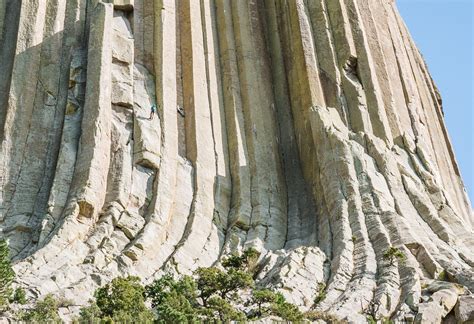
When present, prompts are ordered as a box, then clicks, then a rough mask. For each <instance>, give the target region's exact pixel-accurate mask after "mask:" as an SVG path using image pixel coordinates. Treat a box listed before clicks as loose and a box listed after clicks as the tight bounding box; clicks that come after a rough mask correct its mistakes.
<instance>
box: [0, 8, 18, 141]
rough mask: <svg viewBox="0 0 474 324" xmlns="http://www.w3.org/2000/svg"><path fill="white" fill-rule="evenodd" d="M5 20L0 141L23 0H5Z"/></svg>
mask: <svg viewBox="0 0 474 324" xmlns="http://www.w3.org/2000/svg"><path fill="white" fill-rule="evenodd" d="M5 1H7V4H6V7H5V20H4V29H3V34H2V35H1V38H0V40H1V43H0V71H1V72H0V129H1V131H0V142H2V141H3V139H4V135H5V132H4V128H5V119H6V115H7V105H8V93H9V91H10V83H11V77H12V71H13V63H14V62H15V52H16V42H17V38H18V26H19V23H20V12H21V3H22V0H5Z"/></svg>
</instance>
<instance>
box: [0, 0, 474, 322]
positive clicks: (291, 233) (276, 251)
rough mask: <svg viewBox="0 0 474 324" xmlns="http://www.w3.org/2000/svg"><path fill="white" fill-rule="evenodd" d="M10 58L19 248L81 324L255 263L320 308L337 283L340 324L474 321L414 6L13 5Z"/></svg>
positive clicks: (3, 89) (270, 280)
mask: <svg viewBox="0 0 474 324" xmlns="http://www.w3.org/2000/svg"><path fill="white" fill-rule="evenodd" d="M107 2H108V3H107ZM0 42H1V43H0V45H1V46H0V127H1V128H0V139H1V150H0V189H1V191H0V230H1V236H2V237H4V238H6V239H8V241H9V243H10V247H11V251H12V255H13V257H14V261H15V270H16V272H17V275H18V280H17V281H18V284H20V285H22V286H24V287H26V288H28V294H29V295H30V296H42V295H45V294H47V293H53V294H56V295H58V296H63V297H65V298H67V299H70V300H72V301H73V302H74V303H75V304H76V306H71V307H70V309H65V310H62V312H63V314H64V316H66V317H67V316H68V312H74V311H76V310H77V308H78V306H80V305H84V304H86V303H87V300H88V299H89V298H90V297H91V294H92V292H93V291H94V289H95V288H97V287H98V286H99V285H102V284H104V283H105V282H107V281H109V280H111V279H112V278H113V277H116V276H119V275H127V274H133V275H138V276H140V277H141V278H143V280H144V282H149V281H151V280H153V279H154V278H156V277H158V276H160V275H161V274H162V273H164V272H165V271H171V272H174V273H180V274H183V273H191V272H192V271H193V270H194V269H196V268H197V267H200V266H211V265H214V264H218V263H219V260H220V258H221V257H222V256H223V255H226V254H227V253H230V252H233V251H241V250H242V249H244V248H246V247H250V246H252V247H255V248H257V249H258V250H259V251H261V253H262V254H261V257H260V260H259V265H258V267H257V269H258V274H257V279H258V282H260V284H262V285H266V286H268V287H274V288H276V289H279V290H280V291H282V292H283V293H284V294H285V296H286V297H287V298H288V299H289V300H290V301H292V302H294V303H297V304H299V305H300V306H302V307H303V308H304V309H309V308H310V307H312V306H313V300H314V297H315V296H316V295H317V293H318V289H319V288H318V287H320V283H324V284H325V285H326V295H327V297H326V298H325V299H324V300H323V301H322V302H320V303H318V305H316V310H320V311H327V312H329V313H331V314H334V315H336V316H338V317H339V318H341V319H342V318H346V319H348V320H350V321H354V322H359V321H363V320H364V319H365V315H364V314H362V313H364V311H366V310H367V309H368V307H371V306H373V305H377V313H378V315H380V316H384V317H391V318H392V319H394V320H399V321H403V320H416V321H426V322H439V321H441V320H442V318H444V317H446V316H447V315H448V313H450V312H451V311H452V310H453V309H455V310H456V311H455V314H456V316H458V320H466V319H472V316H473V311H472V305H473V303H472V295H470V294H471V292H472V291H474V272H473V268H472V267H473V265H474V255H473V250H474V243H473V241H474V234H473V227H472V226H473V224H474V219H473V214H472V211H471V207H470V203H469V200H468V198H467V195H466V193H465V191H464V187H463V184H462V180H461V178H460V175H459V170H458V167H457V164H456V161H455V158H454V154H453V150H452V146H451V144H450V142H449V138H448V134H447V132H446V128H445V125H444V121H443V111H442V106H441V98H440V96H439V93H438V91H437V89H436V86H435V85H434V84H433V81H432V79H431V77H430V75H429V72H428V70H427V67H426V65H425V63H424V61H423V59H422V57H421V55H420V53H419V51H418V50H417V48H416V46H415V44H414V42H413V40H412V39H411V37H410V35H409V33H408V31H407V29H406V26H405V25H404V23H403V21H402V20H401V18H400V16H399V14H398V12H397V9H396V5H395V3H394V1H392V0H311V1H303V0H291V1H290V0H260V1H257V0H247V1H243V0H242V1H240V0H239V1H233V0H200V1H199V0H176V1H174V0H154V1H153V0H114V1H110V0H109V1H98V0H68V1H65V0H28V1H27V0H23V1H20V0H2V1H0ZM155 103H156V106H157V113H156V114H155V116H154V118H153V119H151V120H150V119H149V117H150V107H151V106H152V105H153V104H155ZM390 246H395V247H397V248H399V249H400V250H402V251H403V252H404V254H405V255H406V256H407V260H406V262H404V263H402V262H396V261H395V262H394V263H393V264H392V263H390V262H388V261H387V260H384V259H383V254H384V252H385V251H386V250H387V249H388V248H389V247H390ZM459 296H461V297H459ZM458 300H459V302H458ZM453 312H454V311H453Z"/></svg>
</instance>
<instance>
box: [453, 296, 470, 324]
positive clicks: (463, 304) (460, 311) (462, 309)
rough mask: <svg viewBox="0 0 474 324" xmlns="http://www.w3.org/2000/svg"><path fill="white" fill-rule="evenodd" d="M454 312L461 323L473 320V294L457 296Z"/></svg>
mask: <svg viewBox="0 0 474 324" xmlns="http://www.w3.org/2000/svg"><path fill="white" fill-rule="evenodd" d="M454 313H455V314H456V319H457V320H458V321H459V322H461V323H468V322H470V321H474V295H468V296H459V300H458V303H457V304H456V308H455V309H454Z"/></svg>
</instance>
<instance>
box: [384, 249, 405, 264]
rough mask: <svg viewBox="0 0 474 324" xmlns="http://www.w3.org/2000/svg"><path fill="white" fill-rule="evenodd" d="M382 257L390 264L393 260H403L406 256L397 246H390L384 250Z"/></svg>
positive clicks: (393, 262)
mask: <svg viewBox="0 0 474 324" xmlns="http://www.w3.org/2000/svg"><path fill="white" fill-rule="evenodd" d="M383 259H384V260H386V261H388V262H389V264H390V265H394V264H395V260H398V261H399V262H404V261H405V260H406V256H405V254H404V253H403V252H402V251H401V250H400V249H399V248H396V247H393V246H391V247H389V248H388V249H387V250H386V251H385V252H384V254H383Z"/></svg>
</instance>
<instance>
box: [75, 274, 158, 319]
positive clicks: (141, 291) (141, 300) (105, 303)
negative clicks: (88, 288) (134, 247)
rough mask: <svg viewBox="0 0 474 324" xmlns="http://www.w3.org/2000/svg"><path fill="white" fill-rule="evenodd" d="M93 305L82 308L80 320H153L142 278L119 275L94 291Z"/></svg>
mask: <svg viewBox="0 0 474 324" xmlns="http://www.w3.org/2000/svg"><path fill="white" fill-rule="evenodd" d="M94 298H95V300H94V301H92V303H91V305H90V306H88V307H84V308H82V309H81V312H80V318H79V322H81V323H82V322H87V321H91V320H93V319H95V318H97V317H98V318H100V319H101V320H103V321H106V322H107V321H108V322H110V321H112V322H119V323H122V322H125V323H126V322H130V321H133V322H137V321H139V322H143V323H147V322H152V321H153V319H154V316H153V313H152V312H151V311H150V310H149V309H148V308H147V307H146V305H145V288H144V287H143V286H142V285H141V284H140V278H138V277H133V276H129V277H126V278H122V277H118V278H115V279H113V280H112V282H110V283H108V284H106V285H105V286H104V287H101V288H98V289H97V290H96V291H95V293H94Z"/></svg>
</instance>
